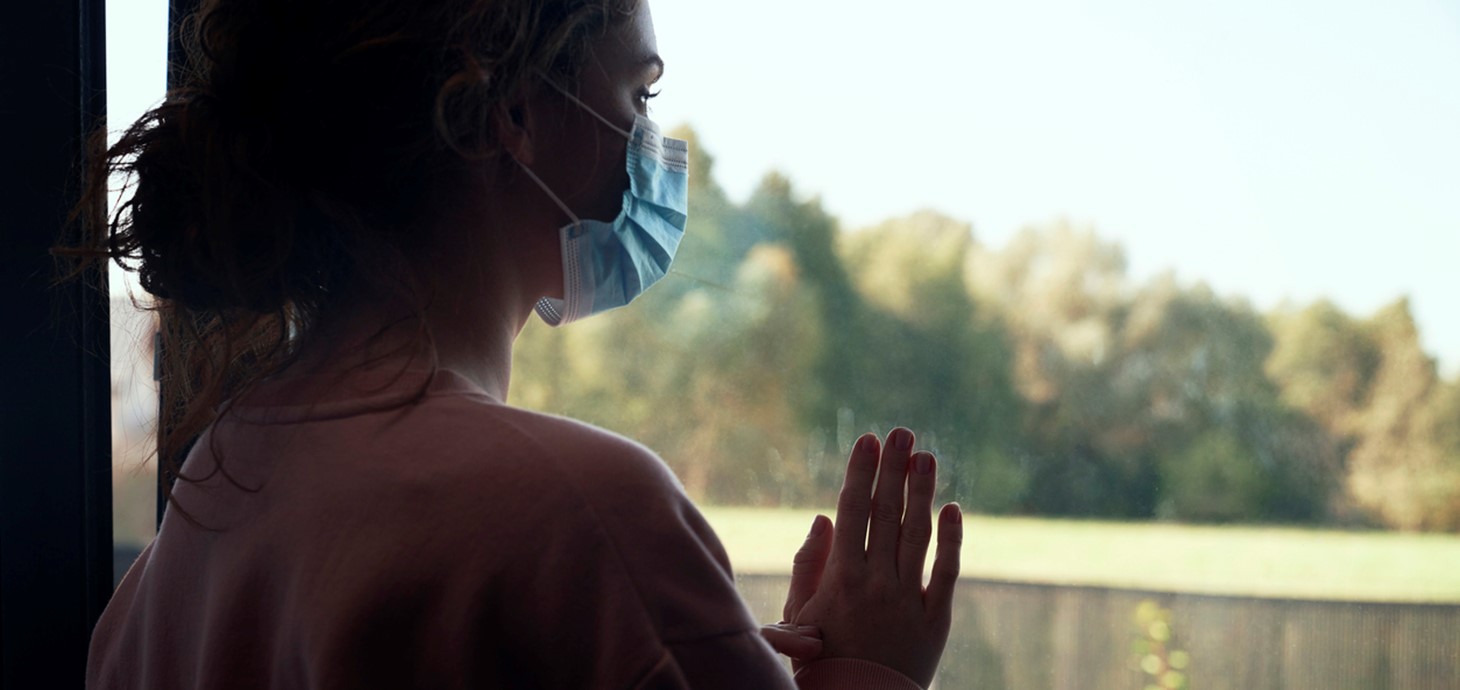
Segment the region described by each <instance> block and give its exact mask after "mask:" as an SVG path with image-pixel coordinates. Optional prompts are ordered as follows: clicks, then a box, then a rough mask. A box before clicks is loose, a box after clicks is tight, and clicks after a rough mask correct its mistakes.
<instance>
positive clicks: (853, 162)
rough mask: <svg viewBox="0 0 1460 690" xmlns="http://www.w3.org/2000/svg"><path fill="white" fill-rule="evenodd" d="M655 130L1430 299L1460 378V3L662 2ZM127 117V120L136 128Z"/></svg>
mask: <svg viewBox="0 0 1460 690" xmlns="http://www.w3.org/2000/svg"><path fill="white" fill-rule="evenodd" d="M165 5H166V2H165V1H164V0H145V1H143V0H110V2H109V3H108V6H109V15H110V16H109V17H108V22H109V26H108V37H107V40H108V59H109V60H110V61H111V65H112V70H113V71H112V72H111V76H110V79H111V86H112V88H113V90H114V92H113V97H112V100H111V101H110V103H111V105H110V108H111V110H110V112H111V113H112V116H113V121H114V122H117V123H121V122H126V121H130V119H131V118H135V117H136V115H137V114H140V113H141V111H142V110H143V109H145V107H147V106H148V105H150V104H151V103H152V102H153V101H155V100H156V99H157V98H158V97H160V95H161V90H162V56H163V53H164V47H165V42H164V36H163V24H164V22H165ZM652 8H653V11H654V15H655V22H656V24H657V29H658V38H659V47H660V52H661V53H662V54H663V55H664V57H665V59H666V61H667V62H668V65H669V67H668V72H667V75H666V77H665V79H664V81H663V82H662V83H663V86H664V93H663V95H662V96H661V97H660V98H659V99H657V100H656V101H655V102H654V112H653V116H654V117H655V119H656V120H659V121H660V122H661V123H662V124H665V125H669V126H672V125H675V124H679V123H683V122H688V123H691V124H693V125H694V126H695V127H696V129H697V130H698V132H699V134H700V137H701V141H702V142H703V144H704V145H705V146H706V147H707V148H708V149H709V150H710V151H711V153H713V154H714V155H715V157H716V165H717V167H716V176H717V177H718V178H719V180H720V181H721V183H722V184H723V185H724V186H725V187H726V189H727V190H728V191H729V192H730V193H731V195H732V196H733V197H735V198H737V199H743V198H744V197H745V196H746V195H748V194H749V192H750V190H751V189H753V188H754V186H755V184H756V182H757V181H758V180H759V179H760V177H761V175H763V174H764V173H765V172H766V171H768V170H770V169H779V170H782V171H784V172H786V173H787V174H789V175H790V176H791V178H792V179H793V180H794V181H795V182H796V184H797V185H798V187H799V188H800V189H801V190H802V191H803V192H805V193H807V194H817V195H820V196H821V197H822V198H823V201H824V203H825V205H826V207H827V208H828V210H830V211H831V212H832V213H833V214H835V215H837V216H839V217H840V218H841V219H842V220H843V222H844V224H845V225H847V226H848V227H850V228H855V227H858V226H861V225H866V224H869V223H872V222H876V221H878V220H881V219H883V218H886V217H890V216H894V215H900V214H904V213H908V212H911V211H913V210H916V209H919V208H934V209H938V210H940V211H943V212H945V213H948V214H950V215H953V216H956V217H959V218H962V219H966V220H968V221H970V222H972V223H973V225H974V232H975V233H976V234H977V235H978V237H979V238H980V240H982V241H983V242H985V243H987V244H990V245H992V246H995V247H997V246H1001V245H1002V244H1003V243H1004V242H1005V241H1007V240H1008V238H1009V237H1010V236H1012V234H1013V233H1014V232H1015V231H1016V230H1018V228H1019V227H1021V226H1022V225H1024V224H1026V223H1030V222H1040V221H1046V220H1050V219H1054V218H1058V217H1061V216H1065V217H1069V218H1070V219H1072V220H1074V221H1077V222H1080V223H1089V224H1092V225H1094V227H1095V228H1096V229H1097V231H1098V232H1099V233H1100V234H1101V235H1102V236H1104V237H1106V238H1108V239H1112V240H1116V241H1119V242H1120V243H1121V244H1123V245H1124V246H1125V248H1126V251H1127V255H1128V257H1129V259H1130V263H1131V272H1132V274H1133V275H1134V276H1135V277H1136V278H1137V279H1144V278H1146V277H1149V276H1150V275H1153V274H1155V273H1157V272H1159V271H1161V270H1164V269H1167V268H1174V269H1175V270H1176V271H1177V273H1178V275H1179V276H1180V277H1181V278H1182V279H1184V280H1189V281H1190V280H1205V281H1207V282H1208V283H1210V284H1212V285H1213V286H1214V287H1215V288H1216V289H1217V290H1219V291H1220V292H1222V293H1224V294H1228V295H1241V296H1246V297H1248V298H1250V299H1252V300H1253V301H1254V303H1255V304H1256V305H1258V306H1259V307H1261V308H1268V307H1271V306H1274V305H1276V304H1278V303H1280V302H1281V301H1283V300H1284V299H1291V300H1296V301H1300V302H1306V301H1309V300H1313V299H1316V298H1318V297H1321V296H1328V297H1330V298H1332V299H1334V300H1335V301H1336V302H1338V303H1339V304H1341V305H1343V306H1344V307H1345V308H1347V309H1348V310H1350V311H1351V312H1354V313H1357V314H1368V313H1369V312H1372V311H1373V310H1375V309H1377V308H1378V307H1380V306H1382V305H1383V304H1386V303H1388V302H1390V301H1392V300H1394V299H1395V298H1397V297H1399V296H1401V295H1409V296H1410V298H1411V301H1412V305H1413V307H1414V310H1415V312H1416V315H1417V317H1418V319H1419V321H1420V325H1421V329H1422V332H1423V335H1424V339H1425V344H1426V347H1427V349H1428V350H1429V351H1430V352H1431V354H1434V355H1436V356H1438V357H1439V358H1440V359H1441V361H1442V363H1443V366H1444V369H1445V370H1446V371H1447V372H1448V373H1450V374H1451V375H1454V374H1457V373H1460V319H1457V318H1456V307H1457V305H1460V297H1457V296H1460V125H1457V123H1460V3H1456V2H1453V1H1448V0H1386V1H1385V2H1382V3H1380V2H1372V1H1371V0H1326V1H1319V0H1284V1H1283V2H1272V1H1271V0H1220V1H1218V0H1205V1H1201V2H1196V1H1183V2H1160V3H1157V2H1149V1H1148V0H1104V1H1099V2H1095V1H1089V2H1082V1H1080V0H1018V1H1017V2H1012V1H1009V0H901V1H900V2H896V3H888V2H867V1H865V0H795V1H787V0H736V2H728V3H706V2H703V0H652ZM114 126H116V125H114Z"/></svg>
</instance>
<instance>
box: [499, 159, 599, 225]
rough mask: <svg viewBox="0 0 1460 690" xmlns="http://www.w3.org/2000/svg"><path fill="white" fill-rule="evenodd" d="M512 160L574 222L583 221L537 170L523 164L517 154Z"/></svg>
mask: <svg viewBox="0 0 1460 690" xmlns="http://www.w3.org/2000/svg"><path fill="white" fill-rule="evenodd" d="M512 162H513V163H516V164H517V167H519V168H522V172H525V173H527V176H528V177H530V178H532V181H533V182H536V183H537V186H538V187H540V188H542V191H543V193H544V194H547V195H548V198H549V199H552V200H553V203H555V204H557V205H558V208H560V209H562V210H563V213H564V214H567V216H568V218H570V219H572V221H573V222H574V223H579V222H582V221H580V220H578V214H576V213H573V209H571V208H568V205H567V204H565V203H563V200H562V199H559V198H558V195H556V194H554V193H553V190H551V189H549V188H548V186H547V183H545V182H543V181H542V178H541V177H538V176H537V173H535V172H533V171H532V168H529V167H527V166H526V165H523V163H522V161H520V160H517V157H516V156H513V157H512Z"/></svg>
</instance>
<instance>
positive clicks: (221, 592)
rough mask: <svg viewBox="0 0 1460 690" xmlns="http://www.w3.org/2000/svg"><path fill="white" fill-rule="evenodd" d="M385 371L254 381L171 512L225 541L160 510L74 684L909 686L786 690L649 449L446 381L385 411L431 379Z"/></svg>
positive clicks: (719, 554)
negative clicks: (156, 526)
mask: <svg viewBox="0 0 1460 690" xmlns="http://www.w3.org/2000/svg"><path fill="white" fill-rule="evenodd" d="M396 374H397V372H393V371H381V370H378V369H377V370H375V371H373V372H369V373H357V374H354V375H352V377H351V379H350V380H349V381H346V382H338V381H334V382H331V381H326V380H325V379H324V378H323V377H320V376H314V377H305V378H303V379H297V380H294V381H289V382H273V383H268V384H266V385H264V386H263V387H261V388H260V389H259V390H258V391H256V393H255V394H254V395H251V396H248V397H247V398H246V399H245V400H244V403H246V404H240V405H239V406H237V407H235V409H234V413H233V414H232V415H230V416H228V417H227V418H226V419H225V420H224V421H223V422H222V423H220V424H215V425H214V426H213V427H212V428H210V429H209V431H208V432H207V433H205V434H204V436H203V437H202V439H201V440H200V441H199V443H198V444H197V446H196V447H195V448H194V449H193V452H192V453H191V454H190V455H189V456H188V458H187V461H186V462H185V463H184V465H183V473H184V474H185V475H186V476H188V477H190V478H193V479H201V478H204V477H207V479H206V480H205V481H203V482H201V483H199V484H194V483H190V482H186V481H178V482H177V485H176V488H175V495H176V496H177V499H178V501H179V502H180V503H181V505H182V506H183V508H185V509H186V510H187V511H188V512H189V513H191V514H193V515H194V516H195V517H196V518H198V519H199V520H200V521H201V522H202V523H203V524H204V525H206V526H207V527H209V528H214V529H222V530H224V531H214V532H209V531H203V530H200V529H198V528H196V527H194V526H192V525H190V524H189V523H188V522H186V521H185V519H184V518H183V516H182V515H179V514H178V511H177V510H176V509H175V508H169V510H168V512H167V517H166V519H164V520H163V524H162V529H161V531H160V532H159V533H158V535H157V538H156V539H155V540H154V541H153V542H152V544H151V545H150V546H148V547H147V548H146V550H144V551H143V552H142V555H141V556H140V557H139V558H138V559H137V562H136V563H135V564H134V565H133V566H132V568H131V569H130V570H129V571H128V572H127V575H126V577H125V578H124V579H123V580H122V582H121V584H120V585H119V586H118V588H117V591H116V593H115V595H114V596H113V597H112V600H111V603H110V604H109V605H108V606H107V608H106V611H105V612H104V613H103V614H102V616H101V619H100V621H99V622H98V623H97V626H96V629H95V631H94V633H93V635H92V639H91V649H90V655H89V659H88V662H87V671H86V678H87V681H86V687H87V688H92V689H94V690H103V689H112V688H117V689H122V688H125V689H137V690H144V689H145V690H172V689H175V688H199V689H208V690H228V689H231V688H249V689H250V690H258V689H263V688H279V689H282V688H301V689H306V688H307V689H313V690H342V689H345V688H388V689H390V690H405V689H407V688H423V689H424V688H431V689H449V688H623V689H625V690H627V689H630V688H645V689H648V688H654V689H656V690H659V689H669V688H782V689H790V688H797V687H799V688H803V689H810V688H868V689H874V688H875V689H888V690H892V689H896V690H915V689H916V688H918V686H917V684H916V683H914V682H913V681H911V680H910V679H908V678H907V677H906V676H903V675H902V674H900V673H897V672H896V671H894V670H892V669H890V668H887V667H885V666H881V665H878V664H874V663H871V662H866V661H861V660H853V659H829V660H822V661H818V662H815V663H812V664H811V665H809V666H807V667H806V668H804V669H802V670H801V672H800V673H798V674H797V675H796V677H795V678H794V679H793V678H792V677H791V675H790V674H789V673H788V672H787V671H786V670H785V667H784V666H782V664H781V662H780V661H779V657H778V656H777V655H776V654H775V652H773V651H772V650H771V648H770V646H769V645H767V644H766V643H765V642H764V641H763V640H762V639H761V637H760V635H759V632H758V629H759V625H758V624H757V622H756V621H755V620H752V617H751V614H750V611H749V609H747V608H746V606H745V604H744V602H743V601H742V600H741V598H740V596H739V594H738V593H737V591H736V589H735V584H734V578H733V575H732V573H731V570H730V562H729V558H728V557H727V556H726V554H725V550H724V548H723V547H722V546H721V544H720V541H719V539H718V538H716V536H715V533H714V531H713V530H711V529H710V526H709V524H707V523H706V522H705V520H704V518H703V516H701V515H700V513H699V511H698V510H697V509H696V508H695V506H694V505H693V504H692V503H691V502H690V500H689V498H688V497H687V496H686V495H685V493H684V490H683V487H682V486H681V485H680V483H679V481H678V480H677V479H676V478H675V477H674V475H673V474H672V473H671V472H670V470H669V468H668V467H667V466H666V465H665V464H664V462H663V461H662V460H660V459H659V458H658V457H657V456H656V455H654V453H652V452H651V451H649V450H648V449H646V448H644V447H643V446H641V445H638V444H636V443H634V442H633V441H630V440H628V439H625V438H623V437H621V436H617V435H615V434H612V433H609V432H607V431H604V430H602V429H598V428H596V427H592V426H589V425H586V424H582V423H579V422H576V421H573V420H569V419H564V418H561V417H554V416H550V415H544V414H539V413H535V412H528V411H525V410H521V409H516V408H512V407H508V406H506V405H503V404H502V403H501V401H498V400H494V399H492V398H491V397H490V396H489V395H488V394H487V393H486V392H484V391H483V390H481V389H480V388H478V387H476V386H475V385H473V384H472V383H471V382H469V381H468V380H467V379H465V378H464V377H462V376H460V375H459V374H456V373H454V372H451V371H447V370H442V371H440V372H438V373H437V375H436V377H435V379H434V380H433V381H432V382H431V384H430V386H429V389H428V393H427V397H425V398H424V399H422V400H421V401H420V402H419V403H417V404H415V405H412V406H405V407H398V408H396V409H390V408H393V407H395V406H396V403H399V402H401V401H402V400H404V399H406V398H408V397H409V396H410V395H411V394H412V393H413V392H414V391H415V390H416V389H417V388H418V387H419V386H420V385H421V384H422V383H423V382H425V381H426V373H425V372H418V371H411V372H407V373H406V374H405V376H402V377H399V378H397V376H396ZM392 379H396V380H394V381H392ZM306 399H307V400H313V401H316V404H312V405H305V404H299V401H301V400H306ZM214 450H217V451H218V452H219V453H221V454H222V455H223V458H224V463H223V465H222V470H223V471H224V472H226V473H228V474H229V475H230V476H232V477H233V478H234V479H235V480H236V481H237V482H238V483H240V484H242V485H244V486H245V487H248V488H249V489H258V490H257V491H252V492H249V491H242V490H239V489H237V488H235V487H234V486H233V485H232V484H230V483H229V482H228V481H227V480H226V479H225V478H224V477H223V474H222V472H219V471H218V469H219V466H218V464H217V460H216V456H215V455H214V454H213V451H214ZM786 557H787V559H789V558H790V557H791V554H787V555H786Z"/></svg>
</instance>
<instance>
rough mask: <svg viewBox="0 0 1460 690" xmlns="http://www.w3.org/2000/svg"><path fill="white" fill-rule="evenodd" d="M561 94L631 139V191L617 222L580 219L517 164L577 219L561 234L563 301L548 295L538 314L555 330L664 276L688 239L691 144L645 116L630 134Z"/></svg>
mask: <svg viewBox="0 0 1460 690" xmlns="http://www.w3.org/2000/svg"><path fill="white" fill-rule="evenodd" d="M555 88H556V87H555ZM559 91H562V89H559ZM563 95H565V96H567V97H568V98H570V99H572V100H573V101H574V102H576V103H577V104H578V105H579V106H580V107H582V108H583V109H584V110H586V111H588V112H589V113H590V114H592V115H593V116H594V117H596V118H598V119H599V120H601V121H602V122H603V123H604V124H606V125H608V126H609V127H610V128H612V129H613V130H614V131H616V132H618V133H619V134H622V135H624V136H625V137H627V138H628V140H629V147H628V160H627V166H628V172H629V188H628V190H627V191H625V192H624V196H623V209H622V210H621V211H619V214H618V217H617V218H615V219H614V220H613V222H609V223H605V222H603V221H598V220H582V219H579V218H578V216H577V214H575V213H573V211H572V209H569V208H568V206H567V204H564V203H563V201H562V200H561V199H559V198H558V195H556V194H554V193H553V191H552V190H551V189H548V187H547V185H546V184H544V183H543V181H542V180H541V179H539V178H538V176H537V175H536V174H534V173H533V172H532V170H530V169H528V167H527V166H525V165H522V163H521V161H518V165H519V166H521V167H522V169H523V171H525V172H526V173H527V175H528V177H531V178H532V180H533V181H534V182H536V183H537V185H538V186H539V187H542V190H543V191H544V192H546V193H547V195H548V197H549V198H551V199H552V200H553V202H555V203H556V204H557V205H558V208H561V209H562V210H563V213H565V214H567V216H568V217H569V218H572V219H573V222H572V223H569V224H567V225H565V226H563V227H562V228H561V229H560V230H559V231H558V235H559V241H560V242H561V243H562V256H563V299H554V298H551V297H544V298H542V299H541V300H539V301H538V303H537V315H538V316H540V317H542V320H543V321H545V322H547V323H548V325H551V326H560V325H562V324H565V323H570V322H573V321H577V320H578V319H582V318H584V317H587V316H591V315H593V314H598V313H600V312H604V311H608V310H609V309H613V308H615V307H622V306H624V305H625V304H628V303H629V302H630V301H632V300H633V299H634V298H635V297H638V296H639V295H641V294H643V292H644V291H645V290H648V289H649V287H650V286H651V285H653V284H654V283H656V282H658V281H659V279H660V278H663V277H664V274H665V273H667V272H668V271H669V263H670V262H671V261H672V260H673V259H674V252H675V250H677V249H679V240H680V238H682V237H683V236H684V225H685V221H686V220H687V218H688V215H687V213H688V210H689V145H688V144H687V143H686V142H684V141H681V140H679V139H669V138H666V137H664V136H661V135H660V133H659V127H658V126H657V125H655V124H654V123H653V122H652V121H650V120H649V118H647V117H644V116H643V115H638V116H636V117H635V118H634V129H633V131H632V132H625V131H623V130H622V129H619V128H618V127H617V126H615V125H614V124H613V123H612V122H609V121H608V120H607V119H606V118H604V117H603V116H602V115H599V114H598V113H596V112H594V111H593V109H592V108H589V107H588V106H587V105H585V104H584V103H583V102H582V101H580V100H578V99H577V98H574V97H573V95H572V94H569V93H567V92H566V91H563Z"/></svg>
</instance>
